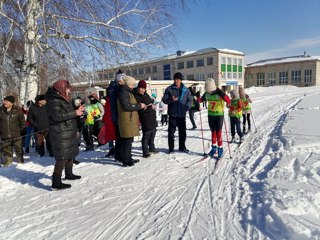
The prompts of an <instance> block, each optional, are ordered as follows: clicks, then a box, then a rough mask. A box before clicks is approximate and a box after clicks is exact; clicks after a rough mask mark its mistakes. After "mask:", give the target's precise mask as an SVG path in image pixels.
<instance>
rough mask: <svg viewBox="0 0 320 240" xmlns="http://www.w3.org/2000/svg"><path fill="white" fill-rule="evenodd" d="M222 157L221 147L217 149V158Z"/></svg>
mask: <svg viewBox="0 0 320 240" xmlns="http://www.w3.org/2000/svg"><path fill="white" fill-rule="evenodd" d="M222 157H223V148H222V147H219V148H218V158H219V159H220V158H222Z"/></svg>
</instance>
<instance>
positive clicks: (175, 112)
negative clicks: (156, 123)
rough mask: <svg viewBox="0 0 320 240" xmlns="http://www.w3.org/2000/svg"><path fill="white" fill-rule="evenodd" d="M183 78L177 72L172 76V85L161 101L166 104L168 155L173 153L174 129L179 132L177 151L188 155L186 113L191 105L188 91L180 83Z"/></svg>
mask: <svg viewBox="0 0 320 240" xmlns="http://www.w3.org/2000/svg"><path fill="white" fill-rule="evenodd" d="M182 80H183V76H182V74H181V73H180V72H177V73H175V74H174V76H173V81H174V82H173V84H172V85H170V86H169V87H167V88H166V90H165V92H164V95H163V97H162V101H163V102H164V103H165V104H168V115H169V127H168V145H169V153H172V152H174V134H175V132H176V128H177V127H178V130H179V151H182V152H185V153H188V152H189V150H188V149H187V148H186V145H185V143H186V138H187V133H186V113H187V112H188V111H189V109H190V107H191V103H192V96H191V93H190V91H189V89H188V88H187V87H186V86H185V85H184V84H183V83H182Z"/></svg>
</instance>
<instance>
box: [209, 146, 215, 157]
mask: <svg viewBox="0 0 320 240" xmlns="http://www.w3.org/2000/svg"><path fill="white" fill-rule="evenodd" d="M216 152H217V146H216V145H212V148H211V151H210V152H209V154H208V155H209V156H210V157H211V158H212V157H213V156H214V155H215V154H216Z"/></svg>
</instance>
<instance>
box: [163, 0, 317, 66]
mask: <svg viewBox="0 0 320 240" xmlns="http://www.w3.org/2000/svg"><path fill="white" fill-rule="evenodd" d="M187 2H188V3H187V4H188V7H187V9H186V12H185V15H181V16H178V25H176V26H175V33H176V41H177V43H176V44H172V45H170V47H169V51H168V52H167V53H170V54H172V53H174V52H176V51H177V50H178V49H181V50H198V49H203V48H207V47H215V48H228V49H233V50H238V51H241V52H243V53H245V54H246V63H251V62H254V61H257V60H261V59H266V58H274V57H284V56H293V55H300V54H303V52H304V51H306V52H307V54H309V55H312V56H320V0H202V1H193V0H189V1H187ZM179 14H181V13H179ZM165 54H166V53H163V55H165Z"/></svg>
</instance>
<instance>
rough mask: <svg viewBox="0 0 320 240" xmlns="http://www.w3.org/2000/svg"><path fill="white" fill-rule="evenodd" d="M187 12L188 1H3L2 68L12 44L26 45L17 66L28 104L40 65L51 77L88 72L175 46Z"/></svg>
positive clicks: (22, 97) (35, 88) (0, 11)
mask: <svg viewBox="0 0 320 240" xmlns="http://www.w3.org/2000/svg"><path fill="white" fill-rule="evenodd" d="M183 7H184V1H183V0H166V1H163V0H127V1H123V0H0V19H1V22H0V28H1V30H2V32H3V36H5V40H6V41H3V39H0V40H1V43H0V44H1V53H2V54H1V57H2V62H3V63H4V62H6V61H9V60H12V56H10V57H8V56H9V55H8V51H9V49H10V43H11V42H12V41H13V40H14V39H17V38H18V39H21V41H22V42H23V46H24V47H23V52H22V55H21V56H20V59H14V60H18V62H19V61H20V62H21V63H22V65H21V66H20V68H21V70H22V72H23V73H24V76H23V78H22V79H21V82H20V86H21V87H20V102H21V103H23V102H26V101H27V100H29V99H33V98H34V97H35V95H36V94H37V92H38V87H39V68H40V65H41V66H42V67H43V66H46V68H47V70H46V71H45V72H48V66H50V67H53V66H55V67H56V68H57V69H59V68H61V66H64V67H65V68H67V66H72V67H73V71H77V70H74V69H79V70H80V69H82V70H83V69H84V70H87V71H88V69H92V68H94V67H95V65H97V66H99V67H109V66H112V65H115V64H123V63H126V62H130V61H133V60H139V59H142V58H145V57H148V53H149V52H150V51H149V50H150V48H165V47H166V44H168V43H170V42H172V40H174V38H173V37H174V35H173V34H172V31H173V28H172V26H173V23H174V19H175V18H174V17H175V16H176V13H177V12H179V11H180V9H183ZM180 12H181V11H180ZM17 57H19V56H17ZM16 63H17V61H16ZM44 63H45V64H44ZM4 65H5V64H4ZM75 67H76V68H75ZM42 70H43V69H42ZM43 74H44V72H43V71H42V74H41V75H43ZM47 79H50V77H49V78H47ZM47 79H46V80H47Z"/></svg>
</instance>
